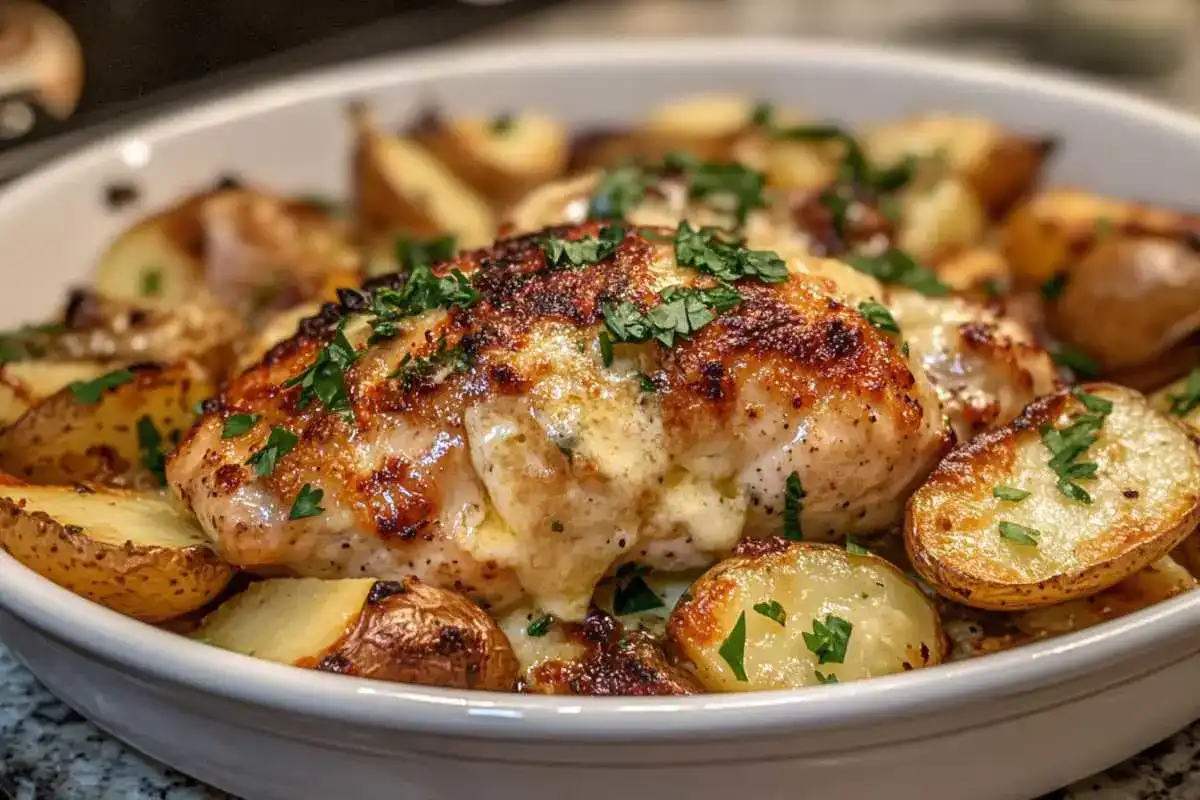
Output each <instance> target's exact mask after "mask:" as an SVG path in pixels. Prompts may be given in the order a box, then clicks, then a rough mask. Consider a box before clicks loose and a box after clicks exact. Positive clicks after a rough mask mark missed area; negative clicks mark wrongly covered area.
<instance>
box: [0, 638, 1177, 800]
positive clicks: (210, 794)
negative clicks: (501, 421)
mask: <svg viewBox="0 0 1200 800" xmlns="http://www.w3.org/2000/svg"><path fill="white" fill-rule="evenodd" d="M1198 757H1200V723H1197V724H1196V725H1194V726H1193V727H1192V728H1190V729H1188V730H1186V731H1183V732H1181V733H1179V734H1177V735H1176V736H1174V737H1173V738H1171V739H1168V740H1167V741H1166V742H1163V743H1162V744H1159V745H1155V746H1154V747H1151V748H1150V749H1149V750H1146V751H1145V752H1143V753H1141V754H1139V755H1137V756H1135V757H1133V758H1131V759H1129V760H1128V761H1126V762H1124V763H1122V764H1120V765H1118V766H1116V767H1114V768H1112V769H1110V770H1109V771H1108V772H1106V773H1104V774H1102V775H1098V776H1096V777H1094V778H1089V779H1087V780H1083V781H1080V782H1079V783H1077V784H1075V785H1074V786H1072V787H1070V788H1068V789H1063V790H1060V791H1057V792H1053V793H1051V794H1049V795H1046V796H1045V797H1044V798H1041V800H1168V798H1169V799H1170V800H1200V761H1198V760H1197V759H1198ZM5 797H7V798H15V800H236V798H231V796H230V795H228V794H225V793H224V792H220V791H217V790H216V789H213V788H210V787H208V786H205V785H204V784H201V783H198V782H197V781H194V780H192V779H191V778H188V777H186V776H184V775H181V774H179V773H178V772H175V771H174V770H172V769H169V768H167V767H164V766H162V765H161V764H158V763H156V762H153V761H151V760H149V759H148V758H146V757H145V756H143V755H140V754H139V753H136V752H134V751H133V750H131V749H130V748H128V747H126V746H125V745H123V744H121V743H120V742H118V741H117V740H116V739H114V738H112V737H111V736H109V735H108V734H106V733H104V732H102V731H100V730H99V729H97V728H96V727H95V726H94V725H92V724H91V723H89V722H88V721H87V720H85V719H84V718H83V717H81V716H79V715H78V714H76V713H75V712H74V711H72V710H71V709H69V708H67V707H66V706H65V705H63V704H62V703H60V702H58V701H57V700H55V699H54V697H53V696H52V695H51V694H50V693H49V692H47V691H46V690H45V689H44V688H42V685H41V684H40V683H38V682H37V680H36V679H34V677H33V676H32V675H31V674H30V673H29V672H28V670H26V669H25V668H24V667H22V666H21V665H20V664H18V663H17V662H16V661H15V660H14V659H13V658H12V656H11V655H9V653H8V651H7V650H5V649H4V647H3V646H2V645H0V798H5ZM347 800H349V798H347Z"/></svg>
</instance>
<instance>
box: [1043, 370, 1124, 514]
mask: <svg viewBox="0 0 1200 800" xmlns="http://www.w3.org/2000/svg"><path fill="white" fill-rule="evenodd" d="M1071 393H1072V394H1073V395H1074V396H1075V397H1076V398H1078V400H1079V402H1081V403H1082V404H1083V407H1084V408H1086V409H1087V412H1086V413H1084V414H1080V415H1079V416H1078V417H1076V418H1075V419H1074V420H1073V421H1072V422H1071V424H1070V425H1068V426H1067V427H1065V428H1061V429H1056V428H1054V427H1053V426H1052V425H1050V424H1049V423H1046V422H1043V423H1042V424H1041V425H1039V426H1038V434H1039V435H1040V436H1041V437H1042V444H1044V445H1046V449H1047V450H1049V451H1050V453H1051V454H1052V456H1053V457H1052V458H1051V459H1050V461H1048V462H1047V465H1048V466H1049V467H1050V469H1052V470H1054V472H1055V474H1057V475H1058V491H1059V492H1061V493H1062V494H1063V495H1064V496H1065V497H1068V498H1070V499H1072V500H1075V501H1077V502H1080V503H1085V504H1091V502H1092V496H1091V495H1090V494H1088V493H1087V491H1086V490H1085V489H1084V488H1083V487H1082V486H1080V485H1079V484H1078V483H1075V481H1077V480H1082V479H1087V478H1095V477H1096V470H1097V469H1098V468H1099V465H1098V464H1096V462H1094V461H1082V462H1081V461H1079V457H1080V456H1082V455H1083V454H1084V453H1085V452H1087V449H1088V448H1089V447H1091V446H1092V445H1093V444H1095V443H1096V440H1097V439H1099V438H1100V428H1101V427H1102V426H1103V425H1104V418H1105V417H1107V416H1108V415H1109V414H1111V413H1112V410H1113V404H1112V402H1111V401H1109V400H1105V399H1104V398H1103V397H1098V396H1097V395H1093V394H1088V393H1087V392H1085V391H1084V390H1083V389H1081V388H1079V387H1078V386H1076V387H1075V388H1074V389H1072V390H1071Z"/></svg>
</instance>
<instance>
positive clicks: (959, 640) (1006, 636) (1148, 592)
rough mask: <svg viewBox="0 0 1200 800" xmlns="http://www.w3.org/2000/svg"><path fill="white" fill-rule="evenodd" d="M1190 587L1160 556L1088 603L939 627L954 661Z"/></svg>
mask: <svg viewBox="0 0 1200 800" xmlns="http://www.w3.org/2000/svg"><path fill="white" fill-rule="evenodd" d="M1196 587H1197V583H1196V579H1195V578H1193V577H1192V576H1191V575H1190V574H1189V573H1188V571H1187V570H1186V569H1184V568H1183V567H1182V566H1181V565H1180V564H1178V563H1177V562H1176V561H1175V560H1174V559H1173V558H1171V557H1170V556H1163V557H1162V558H1160V559H1158V560H1157V561H1155V562H1154V563H1152V564H1150V566H1148V567H1146V568H1145V569H1142V570H1139V571H1138V572H1135V573H1134V574H1132V575H1130V576H1129V577H1128V578H1125V579H1124V580H1122V581H1120V582H1118V583H1116V584H1114V585H1112V586H1110V587H1109V588H1107V589H1103V590H1101V591H1099V592H1097V593H1096V594H1094V595H1091V596H1090V597H1081V598H1078V599H1076V600H1069V601H1067V602H1066V603H1059V604H1058V605H1053V606H1046V607H1044V608H1034V609H1030V610H1029V611H1020V612H1016V613H1003V612H996V611H976V610H973V609H961V611H962V613H961V614H959V615H958V617H959V618H956V619H946V620H944V624H945V628H946V633H947V634H948V636H949V637H950V640H951V643H952V647H953V659H954V660H957V659H960V658H970V657H972V656H981V655H987V654H988V653H997V652H1000V651H1001V650H1008V649H1009V648H1012V647H1016V646H1018V645H1022V644H1028V643H1030V642H1034V641H1038V640H1039V639H1047V638H1050V637H1053V636H1061V635H1063V634H1065V633H1072V632H1074V631H1079V630H1083V629H1084V628H1090V627H1092V626H1093V625H1097V624H1099V623H1101V622H1107V621H1108V620H1110V619H1116V618H1118V617H1123V616H1125V615H1126V614H1132V613H1133V612H1134V611H1140V610H1141V609H1143V608H1149V607H1150V606H1152V605H1155V604H1157V603H1161V602H1163V601H1164V600H1170V599H1171V598H1172V597H1175V596H1176V595H1180V594H1183V593H1184V592H1190V591H1192V590H1193V589H1195V588H1196Z"/></svg>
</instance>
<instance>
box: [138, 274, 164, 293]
mask: <svg viewBox="0 0 1200 800" xmlns="http://www.w3.org/2000/svg"><path fill="white" fill-rule="evenodd" d="M161 292H162V273H161V272H159V271H158V270H156V269H147V270H143V271H142V296H143V297H157V296H158V295H159V294H160V293H161Z"/></svg>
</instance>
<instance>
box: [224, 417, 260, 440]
mask: <svg viewBox="0 0 1200 800" xmlns="http://www.w3.org/2000/svg"><path fill="white" fill-rule="evenodd" d="M260 419H262V414H244V413H237V414H231V415H230V417H229V419H227V420H225V424H224V425H223V426H222V427H221V438H222V439H236V438H237V437H239V436H244V435H246V434H247V433H249V432H250V429H251V428H253V427H254V426H255V425H257V424H258V421H259V420H260Z"/></svg>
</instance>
